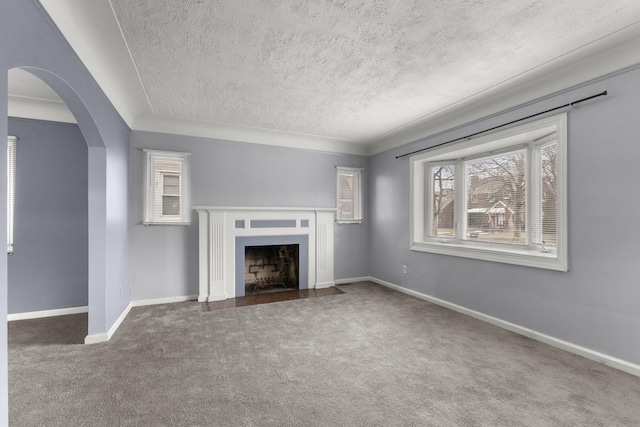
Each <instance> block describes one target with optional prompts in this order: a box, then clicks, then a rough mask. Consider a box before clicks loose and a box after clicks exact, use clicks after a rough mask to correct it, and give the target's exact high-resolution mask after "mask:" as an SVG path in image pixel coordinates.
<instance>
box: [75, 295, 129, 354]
mask: <svg viewBox="0 0 640 427" xmlns="http://www.w3.org/2000/svg"><path fill="white" fill-rule="evenodd" d="M131 307H133V305H132V303H129V305H127V307H126V308H125V309H124V310H122V313H120V316H118V318H117V319H116V321H115V322H113V325H111V328H109V330H108V331H107V332H106V333H105V332H101V333H99V334H90V335H87V336H86V337H84V343H85V344H97V343H101V342H107V341H109V340H110V339H111V337H112V336H113V334H115V333H116V331H117V330H118V328H119V327H120V325H121V324H122V322H124V319H125V318H126V317H127V315H128V314H129V312H130V311H131Z"/></svg>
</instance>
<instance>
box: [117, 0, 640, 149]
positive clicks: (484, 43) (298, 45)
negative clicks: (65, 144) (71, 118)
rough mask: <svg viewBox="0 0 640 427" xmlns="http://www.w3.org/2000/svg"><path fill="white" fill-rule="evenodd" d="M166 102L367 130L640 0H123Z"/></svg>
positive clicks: (128, 23)
mask: <svg viewBox="0 0 640 427" xmlns="http://www.w3.org/2000/svg"><path fill="white" fill-rule="evenodd" d="M111 4H112V6H113V9H114V12H115V14H116V17H117V19H118V21H119V23H120V25H121V28H122V31H123V34H124V37H125V39H126V42H127V44H128V47H129V49H130V51H131V53H132V57H133V59H134V61H135V64H136V66H137V69H138V72H139V74H140V78H141V82H142V84H143V85H144V88H145V90H146V92H147V95H148V99H149V102H150V104H151V107H152V109H153V111H154V114H156V115H158V116H161V117H173V118H181V119H191V120H200V121H207V122H212V123H221V124H230V125H238V126H246V127H253V128H264V129H274V130H280V131H287V132H295V133H302V134H309V135H319V136H327V137H332V138H338V139H345V140H367V139H372V138H375V137H377V136H379V135H381V134H384V133H386V132H390V131H392V130H393V129H395V128H397V127H399V126H402V125H405V124H407V123H410V122H412V121H414V120H417V119H419V118H421V117H423V116H425V115H427V114H429V113H432V112H434V111H437V110H438V109H441V108H443V107H446V106H447V105H450V104H452V103H455V102H457V101H460V100H462V99H464V98H466V97H468V96H470V95H472V94H474V93H477V92H479V91H482V90H484V89H487V88H489V87H492V86H495V85H496V84H499V83H501V82H504V81H505V80H507V79H509V78H511V77H513V76H515V75H518V74H520V73H523V72H525V71H527V70H530V69H532V68H535V67H536V66H539V65H541V64H543V63H545V62H548V61H550V60H552V59H554V58H557V57H558V56H561V55H563V54H566V53H567V52H570V51H571V50H574V49H576V48H579V47H580V46H584V45H586V44H588V43H590V42H592V41H594V40H597V39H599V38H601V37H603V36H605V35H607V34H609V33H610V32H611V31H612V28H620V27H622V26H625V25H629V24H632V23H633V22H635V21H638V19H639V17H640V2H638V1H637V0H617V1H615V2H610V1H604V0H571V1H562V2H558V1H556V0H544V1H523V0H518V1H513V0H512V1H509V2H505V1H501V0H487V1H482V0H474V1H454V2H445V1H424V0H395V1H364V0H359V1H356V0H333V1H332V0H325V1H321V0H315V1H302V0H297V1H296V0H288V1H282V0H280V1H275V0H274V1H260V0H236V1H209V0H188V1H187V0H165V1H162V2H158V1H157V0H146V1H142V0H141V1H129V0H111Z"/></svg>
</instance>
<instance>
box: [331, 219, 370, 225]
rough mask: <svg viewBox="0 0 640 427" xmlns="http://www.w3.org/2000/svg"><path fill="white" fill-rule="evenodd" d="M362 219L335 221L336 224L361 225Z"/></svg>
mask: <svg viewBox="0 0 640 427" xmlns="http://www.w3.org/2000/svg"><path fill="white" fill-rule="evenodd" d="M363 222H364V219H336V224H362V223H363Z"/></svg>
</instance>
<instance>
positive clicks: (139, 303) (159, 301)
mask: <svg viewBox="0 0 640 427" xmlns="http://www.w3.org/2000/svg"><path fill="white" fill-rule="evenodd" d="M197 300H198V295H184V296H179V297H168V298H153V299H143V300H137V301H131V305H132V306H133V307H143V306H145V305H157V304H170V303H172V302H184V301H197Z"/></svg>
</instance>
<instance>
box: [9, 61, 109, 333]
mask: <svg viewBox="0 0 640 427" xmlns="http://www.w3.org/2000/svg"><path fill="white" fill-rule="evenodd" d="M19 68H20V69H22V70H23V71H26V72H28V73H30V74H32V75H34V76H35V77H37V78H38V79H40V80H41V81H42V82H44V83H45V84H46V85H47V86H48V87H50V88H51V89H52V90H53V91H54V92H55V93H56V94H57V95H58V96H59V97H60V99H61V100H62V101H63V102H64V104H66V106H67V108H68V109H69V111H70V112H71V114H72V115H73V117H75V120H76V122H77V125H78V128H79V130H80V132H81V134H82V136H83V137H84V140H85V141H86V145H87V153H86V162H87V177H86V180H87V181H86V182H87V185H86V188H87V193H86V203H87V242H88V243H87V306H88V308H89V320H88V331H87V339H85V342H87V341H88V342H91V341H90V339H89V337H91V336H92V335H93V336H95V335H100V334H104V333H105V329H106V318H105V317H106V316H105V311H106V310H105V301H104V289H105V287H106V241H107V237H106V204H107V201H106V149H105V144H104V141H103V139H102V137H101V135H100V132H99V130H98V127H97V125H96V123H95V121H94V119H93V117H92V116H91V114H90V112H89V111H88V109H87V108H86V106H85V104H84V103H83V102H82V101H81V100H80V98H79V97H78V95H77V94H76V92H75V91H74V90H73V89H72V88H71V87H70V86H69V85H68V84H67V83H66V82H65V81H63V80H62V79H61V78H59V77H58V76H57V75H55V74H53V73H51V72H49V71H47V70H44V69H41V68H36V67H27V66H24V67H19ZM43 215H44V216H43V218H44V219H43V220H45V221H46V213H43ZM60 250H64V247H61V248H60Z"/></svg>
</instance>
